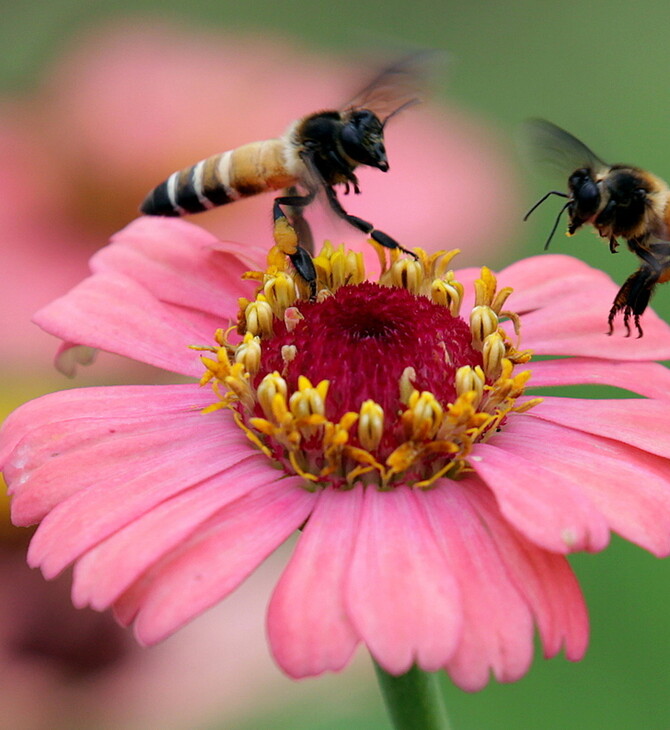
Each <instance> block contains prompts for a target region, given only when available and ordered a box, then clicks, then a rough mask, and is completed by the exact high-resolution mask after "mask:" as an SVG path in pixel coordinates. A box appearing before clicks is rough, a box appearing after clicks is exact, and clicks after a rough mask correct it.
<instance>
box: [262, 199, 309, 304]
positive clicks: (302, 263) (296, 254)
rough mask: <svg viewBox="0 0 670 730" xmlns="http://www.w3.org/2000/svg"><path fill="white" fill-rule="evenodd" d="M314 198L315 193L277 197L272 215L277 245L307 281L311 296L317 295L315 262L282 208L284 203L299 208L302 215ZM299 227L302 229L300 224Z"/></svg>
mask: <svg viewBox="0 0 670 730" xmlns="http://www.w3.org/2000/svg"><path fill="white" fill-rule="evenodd" d="M313 198H314V194H309V195H304V196H303V195H293V196H291V195H287V196H283V197H280V198H276V199H275V202H274V205H273V207H272V217H273V219H274V229H273V236H274V239H275V245H276V246H277V248H278V249H279V250H280V251H281V252H282V253H283V254H285V255H286V256H288V257H289V259H290V260H291V263H292V264H293V266H295V269H296V271H297V272H298V274H299V275H300V276H301V277H302V278H303V279H304V280H305V281H306V282H307V284H308V285H309V290H310V297H311V298H314V297H315V296H316V269H315V268H314V262H313V261H312V257H311V255H310V252H309V251H307V249H305V248H303V247H302V246H301V245H300V238H299V235H298V232H297V231H296V228H295V227H294V225H293V222H292V221H289V219H288V217H287V215H286V214H285V213H284V211H283V210H282V205H286V206H291V207H292V208H294V209H299V210H300V211H301V213H300V216H301V217H302V208H304V207H305V206H306V205H307V204H308V203H310V202H311V201H312V199H313ZM303 220H304V219H303ZM305 223H306V221H305ZM298 229H300V225H298ZM310 240H311V231H310Z"/></svg>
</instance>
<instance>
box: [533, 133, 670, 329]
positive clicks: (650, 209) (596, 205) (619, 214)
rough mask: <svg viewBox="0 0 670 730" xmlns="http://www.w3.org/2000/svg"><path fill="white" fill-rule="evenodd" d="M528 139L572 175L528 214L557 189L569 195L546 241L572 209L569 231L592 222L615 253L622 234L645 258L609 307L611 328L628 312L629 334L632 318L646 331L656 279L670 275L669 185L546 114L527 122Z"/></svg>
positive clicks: (539, 154) (536, 152)
mask: <svg viewBox="0 0 670 730" xmlns="http://www.w3.org/2000/svg"><path fill="white" fill-rule="evenodd" d="M525 132H526V134H525V143H526V145H527V148H528V151H529V153H530V155H531V156H532V157H533V158H534V160H535V161H536V162H541V163H549V164H551V165H552V166H553V167H558V168H559V169H560V170H561V171H562V172H563V173H564V174H566V175H568V192H567V193H565V192H563V191H560V190H551V191H549V192H548V193H547V194H546V195H544V196H543V197H542V198H540V200H538V202H537V203H535V205H534V206H533V207H532V208H531V209H530V210H529V211H528V213H527V214H526V216H525V217H524V220H527V218H528V216H529V215H530V214H531V213H532V212H533V211H534V210H535V209H536V208H537V207H538V206H540V205H541V204H542V203H544V201H545V200H547V199H548V198H549V197H551V196H552V195H557V196H558V197H561V198H566V199H567V202H566V203H565V205H563V207H562V208H561V210H560V211H559V214H558V216H557V217H556V221H555V222H554V226H553V228H552V229H551V232H550V234H549V237H548V238H547V241H546V243H545V246H544V248H545V250H546V249H547V248H548V246H549V242H550V241H551V239H552V238H553V235H554V233H555V232H556V229H557V228H558V224H559V222H560V219H561V216H562V215H563V213H564V212H565V211H566V210H567V211H568V230H567V235H568V236H572V235H573V234H574V233H575V232H576V231H577V230H579V229H580V228H581V227H582V226H583V225H586V224H589V225H591V226H593V228H594V229H595V231H596V232H597V233H598V235H599V236H601V238H604V239H606V240H607V241H608V243H609V249H610V251H611V252H612V253H616V251H617V247H618V245H619V241H618V240H617V239H618V238H623V239H624V240H625V241H626V243H627V244H628V248H629V249H630V250H631V251H632V252H633V253H634V254H635V255H636V256H637V257H638V258H639V259H640V262H641V263H640V268H639V269H638V270H637V271H635V272H634V273H633V274H631V275H630V276H629V277H628V279H626V281H625V283H624V284H623V286H622V287H621V288H620V289H619V291H618V293H617V295H616V297H615V298H614V303H613V304H612V308H611V309H610V312H609V317H608V320H607V322H608V325H609V332H608V334H610V335H611V334H612V332H613V329H614V319H615V317H616V316H617V314H619V313H620V312H623V322H624V326H625V328H626V336H627V337H628V336H630V333H631V329H630V322H631V318H632V319H633V322H634V324H635V329H636V330H637V333H638V335H637V336H638V337H642V335H643V331H642V327H641V326H640V316H641V315H642V313H643V312H644V310H645V309H646V308H647V305H648V304H649V300H650V298H651V295H652V294H653V292H654V289H655V287H656V285H657V284H660V283H663V282H666V281H668V280H670V205H669V203H670V188H669V187H668V184H667V183H666V182H665V181H664V180H661V178H659V177H656V175H653V174H652V173H650V172H648V171H647V170H643V169H641V168H639V167H634V166H633V165H624V164H616V165H610V164H608V163H606V162H603V160H602V159H601V158H600V157H598V155H596V154H595V153H594V152H593V151H592V150H590V149H589V148H588V147H587V146H586V145H585V144H584V143H583V142H580V141H579V140H578V139H577V138H576V137H573V136H572V135H571V134H569V133H568V132H566V131H565V130H564V129H561V128H560V127H557V126H556V125H555V124H552V123H551V122H547V121H545V120H543V119H532V120H529V121H528V122H527V125H526V129H525Z"/></svg>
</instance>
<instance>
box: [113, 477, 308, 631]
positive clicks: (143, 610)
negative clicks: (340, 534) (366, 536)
mask: <svg viewBox="0 0 670 730" xmlns="http://www.w3.org/2000/svg"><path fill="white" fill-rule="evenodd" d="M315 499H316V494H315V493H311V492H308V491H307V490H306V489H304V480H303V479H301V478H300V477H290V478H280V479H277V480H276V481H275V482H272V483H270V484H266V485H264V486H262V487H258V488H257V489H255V490H254V491H253V492H252V493H251V494H249V495H247V496H246V497H244V498H242V499H239V500H237V501H236V502H234V503H233V504H231V505H229V506H227V507H224V508H223V509H222V510H220V511H219V512H218V513H217V514H215V515H213V516H212V517H211V518H210V519H209V520H207V522H205V523H203V524H202V525H201V526H200V527H199V529H198V530H197V531H196V533H194V534H193V535H192V536H191V538H190V539H189V540H187V541H186V542H185V543H182V544H181V546H179V547H178V548H176V549H175V550H174V551H173V552H172V553H170V554H168V555H167V556H166V557H165V558H163V559H162V560H161V561H159V563H157V564H156V565H154V566H153V567H152V568H150V570H149V571H148V572H147V573H145V574H144V575H143V576H142V577H141V578H140V579H139V580H138V581H137V582H136V583H135V584H134V585H133V586H132V587H131V588H130V589H129V590H128V591H127V592H126V593H125V594H124V595H123V596H121V598H120V599H119V600H118V601H117V602H116V603H115V605H114V610H115V613H116V615H117V617H118V619H119V620H120V621H121V622H122V623H124V624H128V623H129V622H130V621H132V620H133V618H135V617H136V620H135V634H136V636H137V638H138V640H139V641H140V642H141V643H142V644H154V643H156V642H158V641H161V640H162V639H164V638H165V637H166V636H168V635H169V634H171V633H172V632H174V631H176V630H177V629H178V628H180V627H181V626H183V625H184V624H185V623H186V622H188V621H190V620H191V619H192V618H194V617H195V616H197V615H199V614H200V613H202V612H203V611H204V610H205V609H207V608H209V607H210V606H212V605H214V604H215V603H217V602H218V601H220V600H222V599H223V598H224V597H225V596H227V595H228V594H229V593H230V592H231V591H232V590H234V589H235V588H236V587H237V586H238V585H239V584H240V583H241V582H242V581H243V580H244V579H245V578H246V577H247V576H248V575H249V574H250V573H251V572H252V571H253V570H254V569H255V568H256V567H257V566H258V565H259V564H260V563H261V562H262V561H263V560H264V559H265V558H266V557H267V556H268V555H269V554H270V553H271V552H272V551H273V550H274V549H275V548H277V547H278V546H279V545H280V544H281V543H282V542H283V541H284V540H285V539H286V538H287V537H288V536H289V535H290V534H291V533H292V532H294V531H295V530H296V529H297V528H298V527H299V526H300V525H301V524H302V523H303V522H304V521H305V520H306V519H307V517H308V516H309V513H310V511H311V509H312V507H313V506H314V502H315Z"/></svg>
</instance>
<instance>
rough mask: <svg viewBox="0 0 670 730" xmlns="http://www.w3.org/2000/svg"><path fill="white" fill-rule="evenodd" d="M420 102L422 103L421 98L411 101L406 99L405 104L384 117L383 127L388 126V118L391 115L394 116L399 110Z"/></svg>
mask: <svg viewBox="0 0 670 730" xmlns="http://www.w3.org/2000/svg"><path fill="white" fill-rule="evenodd" d="M420 103H421V99H410V100H409V101H406V102H405V103H404V104H401V105H400V106H399V107H398V108H397V109H394V110H393V111H392V112H391V113H390V114H388V115H387V116H386V117H385V118H384V120H383V121H382V129H384V127H385V126H386V122H388V120H389V119H390V118H391V117H394V116H395V115H396V114H397V113H398V112H402V111H404V110H405V109H409V107H411V106H414V105H415V104H420Z"/></svg>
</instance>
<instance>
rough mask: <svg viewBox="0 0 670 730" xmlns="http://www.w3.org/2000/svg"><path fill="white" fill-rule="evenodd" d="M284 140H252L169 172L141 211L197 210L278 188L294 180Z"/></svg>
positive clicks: (173, 212)
mask: <svg viewBox="0 0 670 730" xmlns="http://www.w3.org/2000/svg"><path fill="white" fill-rule="evenodd" d="M285 146H286V142H285V141H284V140H282V139H269V140H265V141H263V142H252V143H250V144H245V145H243V146H242V147H238V148H237V149H235V150H229V151H228V152H222V153H221V154H219V155H214V156H213V157H208V158H207V159H206V160H201V161H200V162H197V163H196V164H195V165H193V166H192V167H187V168H185V169H183V170H179V171H177V172H174V173H172V175H170V177H169V178H168V179H167V180H165V181H164V182H162V183H161V184H160V185H158V187H155V188H154V189H153V190H152V191H151V192H150V193H149V195H147V197H146V199H145V201H144V202H143V203H142V207H141V208H140V210H141V211H142V213H144V214H146V215H169V216H179V215H188V214H189V213H199V212H200V211H203V210H209V209H210V208H215V207H216V206H218V205H225V204H226V203H231V202H233V201H234V200H239V199H240V198H247V197H249V196H251V195H257V194H258V193H262V192H265V191H266V190H279V189H281V188H285V187H288V186H290V185H293V184H295V183H296V182H297V179H296V177H295V175H291V174H289V172H288V171H287V169H286V162H285V157H284V151H285Z"/></svg>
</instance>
